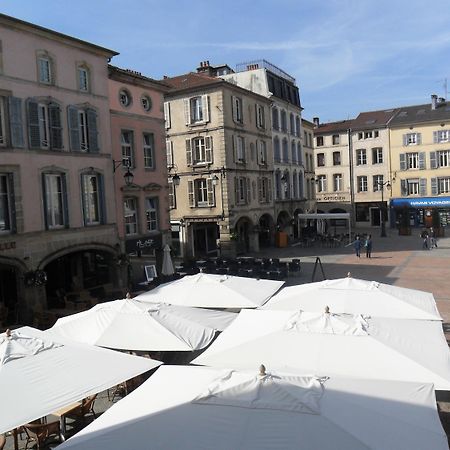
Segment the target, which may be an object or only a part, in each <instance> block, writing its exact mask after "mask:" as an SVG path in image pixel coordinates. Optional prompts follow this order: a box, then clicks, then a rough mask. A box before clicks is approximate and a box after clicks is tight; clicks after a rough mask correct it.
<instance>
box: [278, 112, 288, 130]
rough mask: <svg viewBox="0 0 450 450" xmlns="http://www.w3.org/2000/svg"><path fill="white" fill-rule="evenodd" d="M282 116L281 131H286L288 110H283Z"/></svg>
mask: <svg viewBox="0 0 450 450" xmlns="http://www.w3.org/2000/svg"><path fill="white" fill-rule="evenodd" d="M280 117H281V131H284V132H285V133H286V132H287V116H286V111H285V110H284V109H282V110H281V113H280Z"/></svg>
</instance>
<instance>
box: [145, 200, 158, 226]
mask: <svg viewBox="0 0 450 450" xmlns="http://www.w3.org/2000/svg"><path fill="white" fill-rule="evenodd" d="M145 218H146V221H147V231H156V230H158V198H157V197H150V198H146V199H145Z"/></svg>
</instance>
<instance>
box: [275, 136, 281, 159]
mask: <svg viewBox="0 0 450 450" xmlns="http://www.w3.org/2000/svg"><path fill="white" fill-rule="evenodd" d="M273 158H274V160H275V162H280V161H281V153H280V140H279V139H278V136H275V137H274V138H273Z"/></svg>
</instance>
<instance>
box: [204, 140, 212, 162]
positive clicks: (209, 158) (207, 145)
mask: <svg viewBox="0 0 450 450" xmlns="http://www.w3.org/2000/svg"><path fill="white" fill-rule="evenodd" d="M205 157H206V162H207V163H208V164H212V163H213V138H212V136H206V137H205Z"/></svg>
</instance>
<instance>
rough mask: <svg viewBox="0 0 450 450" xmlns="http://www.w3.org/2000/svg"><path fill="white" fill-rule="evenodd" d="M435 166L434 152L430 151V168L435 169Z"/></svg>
mask: <svg viewBox="0 0 450 450" xmlns="http://www.w3.org/2000/svg"><path fill="white" fill-rule="evenodd" d="M437 166H438V164H437V157H436V152H430V169H437Z"/></svg>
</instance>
